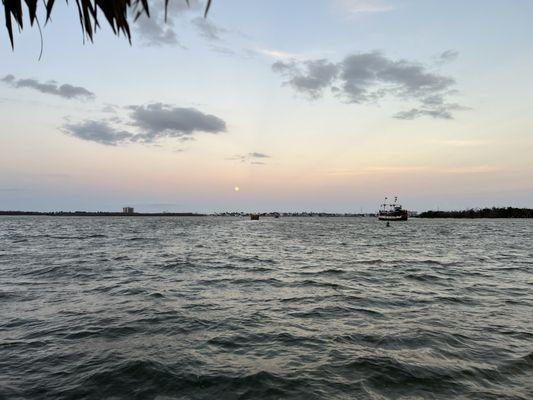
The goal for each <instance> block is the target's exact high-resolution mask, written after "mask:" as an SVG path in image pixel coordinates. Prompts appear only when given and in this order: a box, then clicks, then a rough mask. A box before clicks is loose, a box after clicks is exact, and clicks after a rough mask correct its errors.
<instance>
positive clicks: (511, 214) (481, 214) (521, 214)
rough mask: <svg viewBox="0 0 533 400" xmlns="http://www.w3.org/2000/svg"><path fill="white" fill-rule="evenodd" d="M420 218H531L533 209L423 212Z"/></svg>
mask: <svg viewBox="0 0 533 400" xmlns="http://www.w3.org/2000/svg"><path fill="white" fill-rule="evenodd" d="M419 217H420V218H533V209H531V208H515V207H500V208H497V207H493V208H483V209H470V210H463V211H425V212H423V213H421V214H420V215H419Z"/></svg>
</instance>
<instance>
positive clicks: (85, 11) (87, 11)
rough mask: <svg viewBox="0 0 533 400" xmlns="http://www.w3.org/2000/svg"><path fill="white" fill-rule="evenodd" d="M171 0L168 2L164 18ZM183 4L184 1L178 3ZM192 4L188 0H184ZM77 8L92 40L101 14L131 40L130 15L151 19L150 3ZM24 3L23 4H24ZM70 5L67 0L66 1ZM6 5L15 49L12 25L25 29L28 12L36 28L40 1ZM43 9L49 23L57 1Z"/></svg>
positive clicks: (9, 0)
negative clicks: (25, 17)
mask: <svg viewBox="0 0 533 400" xmlns="http://www.w3.org/2000/svg"><path fill="white" fill-rule="evenodd" d="M169 1H170V0H165V15H166V10H167V8H168V3H169ZM179 1H183V0H179ZM184 1H186V2H187V4H189V0H184ZM211 1H212V0H207V4H206V7H205V15H207V13H208V11H209V8H210V7H211ZM75 2H76V6H77V8H78V16H79V19H80V25H81V28H82V31H83V32H84V34H85V35H86V36H87V37H88V38H89V40H91V41H92V40H93V34H94V32H95V30H96V29H97V28H98V27H99V26H100V24H99V22H100V20H99V19H98V17H99V15H98V13H99V12H100V13H102V14H103V15H104V17H105V20H106V21H107V23H108V24H109V26H110V27H111V29H112V30H113V32H114V33H115V34H116V35H118V34H120V33H121V32H122V33H123V34H124V35H125V36H126V37H127V38H128V40H130V41H131V32H130V25H129V16H130V15H133V16H134V17H133V18H134V20H136V19H137V18H139V17H140V16H141V15H143V14H145V15H146V16H148V17H149V16H150V8H149V6H148V0H75ZM23 3H24V4H23ZM67 3H68V0H67ZM2 4H3V6H4V15H5V20H6V28H7V33H8V35H9V41H10V42H11V47H14V42H13V22H14V23H15V25H16V26H18V28H19V29H20V30H22V29H23V28H24V22H23V14H24V10H27V12H28V15H29V21H30V25H31V26H33V24H34V22H35V21H37V23H39V21H38V20H37V7H38V2H37V0H24V1H22V0H2ZM42 4H43V6H44V7H45V8H46V22H47V23H48V22H49V21H50V16H51V13H52V9H53V8H54V4H55V0H43V2H42Z"/></svg>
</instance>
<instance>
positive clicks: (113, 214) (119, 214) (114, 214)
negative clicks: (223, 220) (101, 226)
mask: <svg viewBox="0 0 533 400" xmlns="http://www.w3.org/2000/svg"><path fill="white" fill-rule="evenodd" d="M0 215H3V216H9V215H12V216H25V215H27V216H32V215H33V216H38V215H42V216H50V217H206V216H207V214H199V213H133V214H126V213H122V212H103V211H102V212H99V211H97V212H90V211H72V212H69V211H57V212H40V211H0Z"/></svg>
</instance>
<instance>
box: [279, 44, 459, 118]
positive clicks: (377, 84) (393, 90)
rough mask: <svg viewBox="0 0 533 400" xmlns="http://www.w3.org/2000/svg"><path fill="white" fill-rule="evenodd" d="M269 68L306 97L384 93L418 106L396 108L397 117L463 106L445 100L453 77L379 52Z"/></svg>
mask: <svg viewBox="0 0 533 400" xmlns="http://www.w3.org/2000/svg"><path fill="white" fill-rule="evenodd" d="M445 53H446V52H445ZM443 54H444V53H443ZM452 55H453V54H452V53H450V54H447V55H445V57H452ZM272 70H273V71H274V72H276V73H278V74H280V75H282V76H283V77H284V78H285V81H284V82H283V84H284V85H288V86H291V87H292V88H293V89H294V90H295V91H297V92H299V93H302V94H304V95H306V96H308V97H309V98H311V99H317V98H319V97H321V96H322V95H323V93H324V91H325V90H326V89H328V88H329V89H330V90H331V92H332V93H334V94H335V95H336V96H338V97H340V98H341V99H342V100H343V101H345V102H348V103H356V104H361V103H368V102H376V101H378V100H380V99H382V98H384V97H387V96H388V97H396V98H400V99H402V100H410V101H414V102H417V103H419V104H420V105H423V107H417V108H416V109H412V110H409V111H405V112H402V113H399V114H397V115H396V117H397V118H401V117H410V118H416V117H420V116H431V117H433V118H445V119H449V118H452V117H453V115H452V111H455V110H459V109H463V108H462V107H460V106H458V105H457V104H453V103H448V102H446V101H445V98H447V97H448V96H450V95H451V94H453V93H454V92H455V91H454V90H453V89H452V87H453V86H454V85H455V80H454V79H453V78H450V77H446V76H443V75H439V74H437V73H434V72H432V71H430V70H428V69H427V67H425V66H424V65H422V64H419V63H416V62H411V61H407V60H392V59H390V58H387V57H385V56H384V55H383V54H381V53H379V52H370V53H358V54H352V55H349V56H347V57H345V58H344V59H343V60H342V61H341V62H339V63H333V62H330V61H328V60H325V59H321V60H307V61H296V60H292V61H277V62H275V63H274V64H273V65H272ZM403 119H407V118H403Z"/></svg>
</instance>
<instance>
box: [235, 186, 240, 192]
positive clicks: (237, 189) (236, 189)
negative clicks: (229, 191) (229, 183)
mask: <svg viewBox="0 0 533 400" xmlns="http://www.w3.org/2000/svg"><path fill="white" fill-rule="evenodd" d="M233 190H234V191H236V192H238V191H240V190H241V188H240V187H238V186H235V187H234V188H233Z"/></svg>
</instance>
